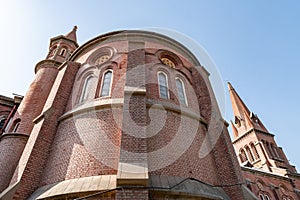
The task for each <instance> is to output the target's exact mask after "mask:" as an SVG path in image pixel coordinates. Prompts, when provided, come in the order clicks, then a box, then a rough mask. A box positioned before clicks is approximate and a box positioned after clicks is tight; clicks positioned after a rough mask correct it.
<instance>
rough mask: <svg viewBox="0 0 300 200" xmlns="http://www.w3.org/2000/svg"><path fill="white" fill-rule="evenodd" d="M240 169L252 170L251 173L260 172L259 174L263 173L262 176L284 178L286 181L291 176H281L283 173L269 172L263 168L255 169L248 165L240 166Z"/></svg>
mask: <svg viewBox="0 0 300 200" xmlns="http://www.w3.org/2000/svg"><path fill="white" fill-rule="evenodd" d="M241 169H242V171H248V172H252V173H257V174H261V175H264V176H269V177H274V178H279V179H284V180H287V181H290V180H291V178H289V177H287V176H283V175H280V174H275V173H271V172H265V171H263V170H259V169H255V168H249V167H244V166H241Z"/></svg>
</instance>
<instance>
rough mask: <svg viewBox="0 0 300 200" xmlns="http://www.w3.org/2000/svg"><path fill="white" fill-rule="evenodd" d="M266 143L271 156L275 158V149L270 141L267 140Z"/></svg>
mask: <svg viewBox="0 0 300 200" xmlns="http://www.w3.org/2000/svg"><path fill="white" fill-rule="evenodd" d="M266 145H267V149H268V151H269V155H270V158H274V152H273V149H272V148H271V145H270V143H269V142H266Z"/></svg>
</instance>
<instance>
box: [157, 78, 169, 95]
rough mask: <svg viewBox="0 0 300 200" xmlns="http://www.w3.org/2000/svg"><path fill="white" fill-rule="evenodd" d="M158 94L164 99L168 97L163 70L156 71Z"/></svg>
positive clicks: (166, 80) (166, 79) (166, 81)
mask: <svg viewBox="0 0 300 200" xmlns="http://www.w3.org/2000/svg"><path fill="white" fill-rule="evenodd" d="M158 85H159V96H160V97H161V98H164V99H168V98H169V89H168V77H167V75H166V74H165V73H164V72H158Z"/></svg>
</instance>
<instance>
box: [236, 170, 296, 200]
mask: <svg viewBox="0 0 300 200" xmlns="http://www.w3.org/2000/svg"><path fill="white" fill-rule="evenodd" d="M242 173H243V176H244V177H245V179H247V181H248V187H249V188H250V189H251V191H252V192H253V193H254V194H255V195H256V196H258V195H259V194H261V193H263V194H267V195H269V197H270V199H276V197H275V195H277V197H278V198H279V199H283V197H284V196H288V197H292V198H293V199H294V200H297V199H298V197H297V195H296V194H295V193H294V187H293V185H292V184H291V181H290V179H288V178H286V177H281V176H274V175H268V174H263V173H260V172H251V171H250V170H242ZM258 182H260V183H261V184H262V187H259V185H258ZM281 187H283V188H284V190H282V189H281ZM283 191H284V192H283ZM275 193H276V194H275Z"/></svg>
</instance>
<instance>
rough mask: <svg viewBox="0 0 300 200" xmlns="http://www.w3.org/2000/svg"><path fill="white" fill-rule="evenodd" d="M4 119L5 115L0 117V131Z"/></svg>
mask: <svg viewBox="0 0 300 200" xmlns="http://www.w3.org/2000/svg"><path fill="white" fill-rule="evenodd" d="M6 119H7V116H5V115H4V116H1V117H0V130H1V129H2V128H3V126H4V124H5V121H6Z"/></svg>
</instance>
